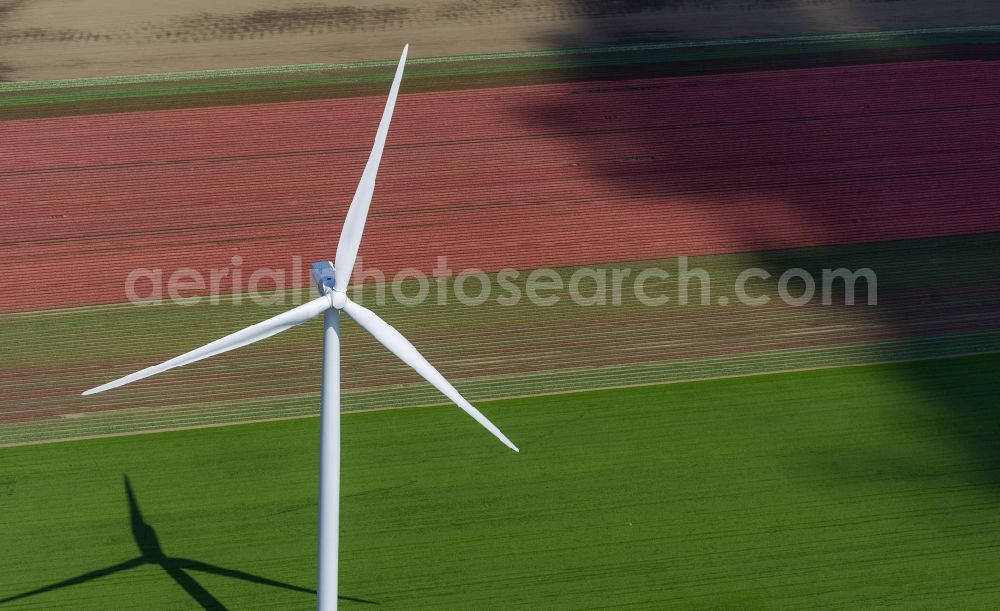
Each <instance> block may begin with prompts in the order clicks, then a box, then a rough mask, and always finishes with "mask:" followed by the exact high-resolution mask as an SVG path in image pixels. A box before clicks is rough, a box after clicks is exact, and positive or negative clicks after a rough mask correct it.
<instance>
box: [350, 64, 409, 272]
mask: <svg viewBox="0 0 1000 611" xmlns="http://www.w3.org/2000/svg"><path fill="white" fill-rule="evenodd" d="M409 49H410V45H406V46H405V47H403V55H402V56H400V58H399V65H398V66H397V67H396V76H395V78H393V80H392V87H391V88H390V89H389V99H388V100H386V103H385V110H384V111H382V122H381V123H379V125H378V131H377V132H376V133H375V145H374V146H373V147H372V152H371V155H369V156H368V163H367V164H366V165H365V171H364V173H363V174H362V175H361V181H360V182H359V183H358V188H357V190H356V191H355V192H354V199H353V200H351V207H350V208H349V209H348V210H347V216H346V217H345V218H344V226H343V228H342V229H341V230H340V242H339V243H338V244H337V256H336V258H335V259H334V263H333V266H334V267H335V268H336V287H337V290H339V291H347V285H348V283H350V281H351V271H352V270H353V269H354V260H355V259H356V258H357V256H358V248H359V247H360V246H361V234H362V233H363V232H364V230H365V220H367V218H368V206H369V205H370V204H371V201H372V194H373V193H375V176H376V175H377V174H378V164H379V162H380V161H381V160H382V150H383V149H384V148H385V138H386V136H387V135H388V134H389V122H390V121H391V120H392V109H393V108H394V107H395V106H396V95H397V94H398V93H399V83H400V81H402V80H403V67H404V66H405V64H406V53H407V51H408V50H409Z"/></svg>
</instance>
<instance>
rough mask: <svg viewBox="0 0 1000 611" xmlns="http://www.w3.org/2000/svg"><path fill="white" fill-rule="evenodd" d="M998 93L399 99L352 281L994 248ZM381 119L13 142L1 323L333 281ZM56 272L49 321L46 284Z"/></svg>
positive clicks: (971, 69) (247, 114)
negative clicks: (136, 293) (323, 268)
mask: <svg viewBox="0 0 1000 611" xmlns="http://www.w3.org/2000/svg"><path fill="white" fill-rule="evenodd" d="M998 77H1000V63H993V62H971V61H970V62H962V61H956V62H935V61H926V62H912V63H896V64H884V65H869V66H850V67H836V68H818V69H802V70H783V71H772V72H765V73H745V74H739V75H724V76H718V75H717V76H712V75H708V76H698V77H678V78H661V79H645V80H632V81H615V82H605V83H601V82H590V83H579V84H557V85H544V86H530V87H512V88H498V89H490V90H471V91H462V92H443V93H440V92H439V93H416V94H405V93H404V95H402V96H401V98H400V102H399V105H398V108H397V111H396V117H395V119H394V123H393V128H392V132H391V134H390V137H389V146H388V148H387V150H386V153H385V156H384V159H383V168H382V173H381V176H380V178H379V186H378V189H377V191H376V195H375V201H374V203H373V207H372V213H371V217H370V222H369V226H368V228H367V231H366V236H365V241H364V243H363V245H362V253H361V254H362V260H363V263H364V265H365V266H366V267H368V268H372V267H375V268H378V269H380V270H381V271H382V272H383V273H385V274H388V275H389V276H390V277H391V276H392V275H393V274H395V273H396V272H398V271H399V270H401V269H403V268H407V267H416V268H418V269H421V270H424V271H430V270H431V269H432V268H433V267H434V265H435V262H436V261H437V258H438V257H439V256H447V257H448V262H449V264H450V265H451V266H452V267H453V268H454V269H456V270H461V269H464V268H468V267H476V268H481V269H484V270H487V271H496V270H499V269H501V268H504V267H513V268H516V269H528V268H531V267H536V266H571V265H585V264H594V263H609V262H616V261H632V260H648V259H652V258H660V257H667V256H677V255H703V254H717V253H727V252H747V251H762V250H770V249H777V248H792V247H801V246H813V245H824V244H844V243H863V242H876V241H884V240H897V239H908V238H919V237H931V236H942V235H958V234H968V233H980V232H991V231H1000V215H997V214H996V206H995V193H996V190H997V186H998V184H997V183H998V178H997V177H998V176H1000V171H998V170H1000V165H998V163H1000V162H998V161H997V160H996V158H995V155H994V154H993V153H994V152H995V143H994V138H992V133H993V131H992V129H993V127H992V123H991V122H990V117H991V116H992V114H994V113H995V111H996V108H998V107H1000V90H998V89H997V88H996V87H994V86H993V84H994V83H995V82H996V81H997V78H998ZM404 92H405V84H404ZM380 112H381V102H380V98H375V99H369V98H352V99H339V100H322V101H307V102H288V103H280V104H260V105H247V106H238V107H225V108H204V109H186V110H171V111H163V112H148V113H121V114H116V115H94V116H86V117H66V118H57V119H46V120H28V121H7V122H4V123H3V124H2V130H3V140H4V146H5V150H6V151H7V153H8V154H7V155H6V156H5V158H4V160H3V162H2V165H0V193H2V195H0V197H2V198H3V201H2V205H3V208H4V210H5V212H6V214H5V215H4V217H3V219H0V257H3V259H4V261H5V262H7V264H6V267H5V274H4V280H3V291H2V293H0V311H6V312H16V311H33V310H39V309H46V308H52V307H77V306H86V305H94V304H100V303H118V302H121V301H124V300H125V298H126V294H125V287H126V280H127V278H128V277H129V274H130V272H133V271H135V270H137V269H140V268H149V269H160V270H166V271H165V273H166V275H167V276H168V277H169V275H170V274H171V273H173V272H175V271H177V270H179V269H183V268H191V269H193V270H196V271H197V272H199V273H201V274H202V275H203V276H204V277H205V278H207V277H209V276H210V274H211V270H212V269H223V268H230V269H231V268H232V267H233V266H234V264H233V260H234V259H233V257H234V256H235V255H239V257H240V261H241V263H240V265H241V266H242V268H243V269H245V270H248V271H247V272H246V274H245V275H244V281H246V279H247V278H248V277H249V276H250V274H251V273H252V272H253V271H255V270H258V269H262V268H271V269H277V270H284V271H286V272H287V271H290V270H289V268H290V266H291V265H292V263H291V262H292V260H293V257H297V256H298V257H302V260H303V261H305V262H306V265H307V264H308V262H309V261H312V260H317V259H325V258H328V257H329V256H330V255H331V254H332V249H333V247H334V245H335V241H336V235H337V234H338V232H339V219H341V218H342V216H343V213H344V211H345V209H346V206H347V204H348V202H349V194H350V193H352V192H353V189H354V186H355V184H356V180H357V178H358V176H359V174H360V169H361V167H362V166H363V163H364V159H365V157H366V155H367V152H368V148H369V146H370V141H371V138H372V135H373V133H374V129H375V126H376V125H377V122H378V114H379V113H380ZM622 236H628V239H622ZM70 261H71V262H72V263H71V267H72V282H71V286H72V288H71V290H65V291H60V292H59V300H58V302H57V303H54V302H53V301H52V298H51V295H50V294H49V293H48V292H46V291H40V290H38V289H39V279H40V278H46V277H51V276H53V275H56V276H58V275H59V274H60V272H61V271H62V270H65V269H66V266H67V264H68V262H70ZM228 281H231V277H230V280H228ZM239 288H240V289H241V290H245V287H239ZM203 290H204V289H203ZM196 292H197V289H196ZM229 292H232V291H231V290H230V291H229Z"/></svg>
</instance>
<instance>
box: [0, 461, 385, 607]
mask: <svg viewBox="0 0 1000 611" xmlns="http://www.w3.org/2000/svg"><path fill="white" fill-rule="evenodd" d="M125 494H126V495H127V496H128V513H129V526H130V527H131V529H132V540H133V541H135V545H136V547H138V548H139V554H140V555H139V556H138V557H136V558H133V559H131V560H126V561H125V562H121V563H119V564H113V565H111V566H107V567H104V568H101V569H97V570H96V571H90V572H87V573H83V574H82V575H77V576H76V577H71V578H69V579H65V580H63V581H59V582H56V583H53V584H50V585H47V586H43V587H41V588H37V589H35V590H31V591H28V592H22V593H21V594H16V595H14V596H9V597H7V598H3V599H0V604H4V603H8V602H13V601H15V600H20V599H22V598H28V597H29V596H35V595H36V594H44V593H45V592H52V591H54V590H60V589H62V588H66V587H69V586H74V585H78V584H81V583H86V582H88V581H93V580H95V579H100V578H101V577H106V576H108V575H113V574H115V573H120V572H122V571H127V570H129V569H134V568H137V567H140V566H144V565H147V564H152V565H156V566H159V567H160V568H162V569H163V570H164V571H166V573H167V574H168V575H170V577H171V578H173V580H174V581H175V582H177V585H179V586H180V587H181V588H183V589H184V591H185V592H187V594H188V595H189V596H190V597H191V598H193V599H194V600H195V601H196V602H197V603H198V604H199V605H201V606H202V607H203V608H205V609H215V610H218V609H225V608H226V606H225V605H223V604H222V603H221V602H220V601H219V600H218V599H217V598H215V597H214V596H212V594H211V593H210V592H209V591H208V590H206V589H205V588H204V586H202V585H201V584H200V583H198V582H197V581H196V580H195V579H194V578H193V577H191V576H190V575H189V574H188V573H187V571H201V572H203V573H209V574H212V575H221V576H222V577H230V578H232V579H241V580H243V581H248V582H250V583H256V584H260V585H265V586H270V587H272V588H282V589H285V590H292V591H295V592H303V593H306V594H315V593H316V590H312V589H310V588H303V587H300V586H296V585H292V584H289V583H284V582H281V581H276V580H274V579H268V578H267V577H260V576H258V575H253V574H251V573H245V572H243V571H237V570H234V569H227V568H223V567H220V566H216V565H214V564H208V563H206V562H199V561H198V560H190V559H188V558H176V557H174V556H168V555H166V554H165V553H164V552H163V548H162V547H160V539H159V537H157V536H156V530H154V529H153V527H152V526H151V525H150V524H148V523H147V522H146V521H145V520H144V519H143V518H142V511H141V510H140V509H139V503H138V501H136V498H135V492H134V491H133V490H132V483H131V482H130V481H129V479H128V476H125ZM337 598H339V599H340V600H346V601H351V602H357V603H365V604H371V605H377V604H378V603H377V602H374V601H371V600H365V599H363V598H354V597H351V596H338V597H337Z"/></svg>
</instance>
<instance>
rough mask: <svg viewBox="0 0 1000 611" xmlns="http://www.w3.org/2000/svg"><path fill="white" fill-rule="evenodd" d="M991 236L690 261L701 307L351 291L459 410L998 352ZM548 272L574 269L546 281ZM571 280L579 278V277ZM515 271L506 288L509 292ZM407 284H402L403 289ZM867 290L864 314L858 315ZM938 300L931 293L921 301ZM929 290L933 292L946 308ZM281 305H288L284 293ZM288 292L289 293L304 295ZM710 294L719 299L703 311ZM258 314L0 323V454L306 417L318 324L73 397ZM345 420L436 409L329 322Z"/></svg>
mask: <svg viewBox="0 0 1000 611" xmlns="http://www.w3.org/2000/svg"><path fill="white" fill-rule="evenodd" d="M998 241H1000V234H981V235H973V236H960V237H950V238H934V239H920V240H907V241H898V242H888V243H886V242H883V243H875V244H866V245H848V246H836V247H823V248H806V249H794V250H786V251H770V252H767V253H747V254H741V255H714V256H706V257H694V258H691V259H690V260H689V261H688V265H689V267H690V269H703V270H705V271H706V272H707V273H708V274H709V276H710V279H711V284H710V286H709V289H710V291H709V294H708V302H707V303H706V304H705V305H702V302H701V299H702V297H703V295H702V293H701V289H700V288H699V287H698V285H697V284H695V283H692V286H691V288H690V295H689V299H690V304H689V305H685V306H681V305H678V304H677V303H676V299H677V295H678V293H679V286H678V285H677V283H675V282H664V283H657V284H652V283H651V284H649V285H648V286H645V285H644V287H643V290H644V291H647V292H648V294H649V295H653V296H659V295H674V296H675V297H674V302H669V303H667V304H659V305H656V304H652V305H651V304H649V303H648V302H643V301H642V300H640V298H639V294H638V293H637V292H636V290H635V285H634V283H629V282H625V283H623V284H622V290H621V291H620V295H619V298H620V303H618V304H617V305H615V303H614V295H613V294H612V293H610V292H607V299H608V301H607V303H605V305H598V304H595V305H589V306H587V305H580V303H579V302H578V301H575V300H574V299H573V296H572V295H571V294H570V293H569V289H568V286H564V287H563V288H562V289H561V290H549V291H548V292H547V293H548V296H549V297H554V298H556V300H557V303H555V304H554V305H551V306H538V305H534V304H533V303H531V302H530V301H528V300H527V299H525V300H523V301H522V302H521V303H519V304H518V305H515V306H507V305H502V304H501V303H500V302H499V301H498V300H497V299H498V298H499V297H500V296H501V294H500V293H499V292H498V290H497V289H496V288H495V287H497V286H498V283H497V281H496V276H495V275H492V276H488V277H487V281H488V282H489V283H490V285H491V286H493V287H494V293H493V295H494V296H493V298H491V299H489V300H487V301H486V302H484V303H482V304H480V305H476V306H470V305H465V304H463V303H460V302H458V301H457V300H456V298H455V296H454V286H453V283H452V284H448V285H446V291H445V293H446V295H447V296H449V297H448V299H449V301H448V302H447V303H444V304H438V303H436V302H435V301H434V299H433V298H431V299H429V300H428V302H427V303H426V304H424V305H423V306H421V307H408V306H406V305H403V304H401V303H399V302H397V301H395V300H394V299H393V297H392V295H391V293H390V294H389V295H387V296H386V299H385V303H381V304H380V300H379V296H378V287H376V286H373V285H366V287H365V290H364V291H363V292H361V293H359V294H358V295H356V297H357V298H358V299H360V300H362V302H363V303H365V304H368V305H369V306H371V307H372V308H374V309H375V310H377V311H378V312H379V313H380V314H381V315H382V316H383V317H384V318H385V319H386V320H388V321H389V322H390V323H391V324H393V325H396V326H398V328H399V329H400V330H401V331H402V332H403V333H404V334H405V335H406V336H407V337H409V338H410V339H411V340H412V341H413V342H414V344H415V345H416V346H417V347H418V348H419V349H420V350H421V351H422V352H423V353H424V354H425V355H426V356H427V357H428V358H429V360H430V361H431V362H432V363H434V364H435V365H436V366H437V367H438V368H439V369H440V370H441V371H442V372H443V373H444V374H445V375H446V376H447V377H448V378H449V379H450V380H452V381H453V382H454V383H455V385H456V386H457V387H458V388H459V390H460V391H461V392H463V393H465V394H466V395H467V396H468V397H469V398H470V399H471V400H473V401H480V400H491V399H499V398H505V397H511V396H519V395H535V394H546V393H552V392H567V391H575V390H586V389H591V388H600V387H615V386H630V385H643V384H656V383H662V382H666V381H672V382H678V381H684V380H691V379H702V378H713V377H719V376H732V375H751V374H759V373H766V372H774V371H787V370H793V369H800V368H812V367H823V366H831V365H857V364H868V363H873V362H886V361H899V360H913V359H926V358H933V357H940V356H954V355H962V354H975V353H986V352H995V351H998V350H1000V292H998V290H997V287H996V286H995V285H994V283H993V282H992V278H993V277H994V276H993V275H991V274H992V270H995V269H997V268H1000V249H997V248H996V244H997V242H998ZM676 266H677V262H676V261H673V260H655V261H639V262H629V263H627V264H623V265H622V266H618V265H606V266H597V267H595V268H593V269H591V270H590V271H588V270H582V271H583V272H584V273H585V274H587V275H591V274H596V277H592V278H591V279H590V280H587V281H582V280H581V282H580V285H579V295H578V298H579V297H582V296H592V295H595V294H597V293H596V291H597V290H598V285H597V283H596V282H597V279H598V278H600V277H602V276H603V277H605V278H607V277H610V274H611V273H612V270H614V269H620V268H621V267H627V268H628V269H630V270H631V276H632V277H635V276H637V275H638V274H639V273H641V272H642V271H643V270H646V269H654V268H659V269H663V270H669V273H671V274H677V273H678V270H677V268H676ZM750 266H761V267H762V269H765V270H770V271H769V273H772V274H773V277H772V279H771V282H765V281H755V282H754V283H753V284H752V285H751V286H750V288H749V289H748V290H749V292H750V293H752V294H753V295H754V296H755V297H766V298H767V299H768V300H770V302H769V303H768V304H767V305H765V306H758V307H751V306H748V305H743V304H742V303H741V302H740V301H739V297H738V295H737V294H736V293H735V292H734V286H735V279H736V277H737V275H738V274H739V273H740V271H741V270H743V269H744V268H747V267H750ZM862 266H868V267H870V268H871V269H872V270H873V271H874V272H876V274H877V283H876V287H874V289H875V290H869V288H868V287H867V284H866V283H867V281H866V280H859V281H858V282H857V285H856V291H855V293H856V294H855V296H854V297H855V304H854V305H846V304H845V303H844V300H845V292H844V291H845V287H844V286H843V285H842V284H836V285H831V289H833V290H831V291H830V292H829V297H830V302H831V303H830V305H823V303H822V299H821V297H819V296H817V297H816V298H815V299H814V300H813V301H812V302H811V303H810V304H808V305H805V306H794V305H789V304H787V303H785V302H783V301H782V299H781V296H780V295H779V293H778V292H777V289H776V280H775V279H776V278H777V276H778V275H779V274H781V273H782V270H785V269H791V268H801V269H803V270H807V271H809V273H810V274H812V275H813V276H814V277H815V278H817V280H816V282H817V285H818V287H819V288H818V289H817V290H819V291H822V290H823V289H822V280H821V278H822V269H824V268H826V269H829V268H831V267H844V268H847V269H852V270H854V269H859V268H861V267H862ZM558 271H559V273H560V276H561V277H562V278H564V279H565V278H571V277H573V276H574V274H580V272H581V268H565V269H560V270H558ZM581 277H582V275H581ZM524 281H525V278H524V275H523V274H522V275H521V277H520V278H519V280H518V282H517V283H515V284H514V286H515V287H516V288H517V289H518V290H519V291H522V292H524V291H525V289H526V287H525V285H524ZM415 289H416V286H415V285H414V284H413V283H410V284H409V285H404V292H405V293H406V294H414V293H415V292H416V290H415ZM872 294H875V296H876V297H877V301H878V303H877V305H869V304H868V299H869V296H871V295H872ZM937 296H941V297H937ZM944 296H947V298H946V299H945V298H944ZM285 297H286V301H287V299H290V296H288V295H286V296H285ZM303 298H304V296H303ZM720 298H724V299H725V300H726V301H728V302H729V305H727V306H720V305H718V301H719V299H720ZM290 305H291V304H290V303H288V304H287V305H286V306H281V305H280V304H274V305H269V306H262V305H257V304H254V303H251V302H244V303H242V304H240V305H234V304H233V303H230V302H226V301H223V302H222V303H220V304H219V305H215V306H213V305H211V304H210V303H203V304H201V305H196V306H190V307H184V306H179V305H174V304H170V303H166V304H163V305H148V306H142V307H139V306H133V305H129V304H124V305H121V306H92V307H88V308H76V309H67V310H54V311H44V312H36V313H20V314H7V315H3V316H0V321H2V325H0V341H2V343H3V344H4V345H6V346H12V347H13V349H11V350H8V351H5V352H4V353H3V354H2V355H0V396H2V397H3V399H2V400H0V444H14V443H30V442H38V441H46V440H58V439H65V438H72V437H80V436H89V435H104V434H114V433H121V432H139V431H143V430H158V429H163V428H177V427H188V426H200V425H212V424H219V423H223V422H233V421H240V422H245V421H253V420H266V419H273V418H286V417H301V416H309V415H314V414H315V413H316V406H317V405H318V391H319V376H318V374H317V371H318V370H319V367H320V349H319V337H320V336H319V331H318V329H319V327H318V326H317V324H318V323H311V324H305V325H303V326H301V327H298V328H296V329H293V330H290V331H288V332H286V333H283V334H281V335H279V336H276V337H273V338H270V339H269V340H268V341H267V342H265V343H262V344H259V345H256V346H252V347H247V348H245V349H243V350H240V351H237V352H233V353H229V354H225V355H220V356H218V357H214V358H213V359H209V360H206V361H202V362H199V363H195V364H192V365H190V366H188V367H184V368H181V369H178V370H175V371H171V372H169V373H166V374H163V375H160V376H157V377H155V378H151V379H149V380H144V381H142V382H139V383H136V384H134V385H130V386H128V387H126V388H123V389H118V390H115V391H113V392H108V393H104V394H100V395H95V396H92V397H86V398H84V397H80V396H78V394H79V392H80V391H82V390H83V389H85V388H90V387H92V386H95V385H97V384H100V383H103V382H105V381H108V380H110V379H114V378H116V377H119V376H121V375H124V374H126V373H129V372H131V371H135V370H138V369H141V368H143V367H145V366H147V365H150V364H153V363H156V362H161V361H164V360H166V359H168V358H170V357H172V356H175V355H176V354H180V353H182V352H185V351H187V350H190V349H191V348H193V347H196V346H198V345H201V344H204V343H206V342H208V341H211V340H213V339H215V338H217V337H219V336H221V335H223V334H225V333H228V332H231V331H234V330H236V329H239V328H242V327H245V326H247V325H250V324H253V323H254V322H257V321H259V320H261V319H263V318H266V317H268V316H271V315H273V314H275V313H277V312H279V311H280V310H281V309H282V308H283V307H288V306H290ZM344 329H345V332H344V337H343V342H344V366H343V369H344V405H343V407H344V409H345V410H346V411H355V410H369V409H386V408H398V407H407V406H413V405H431V404H439V403H441V402H442V401H443V399H442V398H441V397H440V396H439V395H438V394H437V392H436V391H435V390H434V389H433V388H431V387H429V386H427V385H426V384H425V383H423V382H422V381H421V380H420V379H419V378H418V377H417V376H416V375H415V374H414V373H413V372H412V371H410V370H409V369H408V368H407V367H406V366H405V365H403V364H402V363H400V362H398V361H397V360H396V359H395V357H393V356H392V355H391V354H390V353H388V352H387V351H385V350H384V349H383V348H382V347H381V346H380V345H378V344H377V343H376V342H375V341H374V340H372V339H371V338H370V337H369V336H368V335H367V334H365V333H362V332H360V330H359V329H357V327H356V326H355V325H354V324H353V323H351V322H345V325H344Z"/></svg>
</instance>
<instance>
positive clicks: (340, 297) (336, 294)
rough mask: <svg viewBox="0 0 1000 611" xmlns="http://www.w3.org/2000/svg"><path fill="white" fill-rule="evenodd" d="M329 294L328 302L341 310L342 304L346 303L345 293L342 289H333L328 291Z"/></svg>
mask: <svg viewBox="0 0 1000 611" xmlns="http://www.w3.org/2000/svg"><path fill="white" fill-rule="evenodd" d="M329 295H330V303H331V304H332V305H333V307H335V308H337V309H338V310H343V309H344V306H345V305H347V293H345V292H344V291H337V290H333V291H330V293H329Z"/></svg>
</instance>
